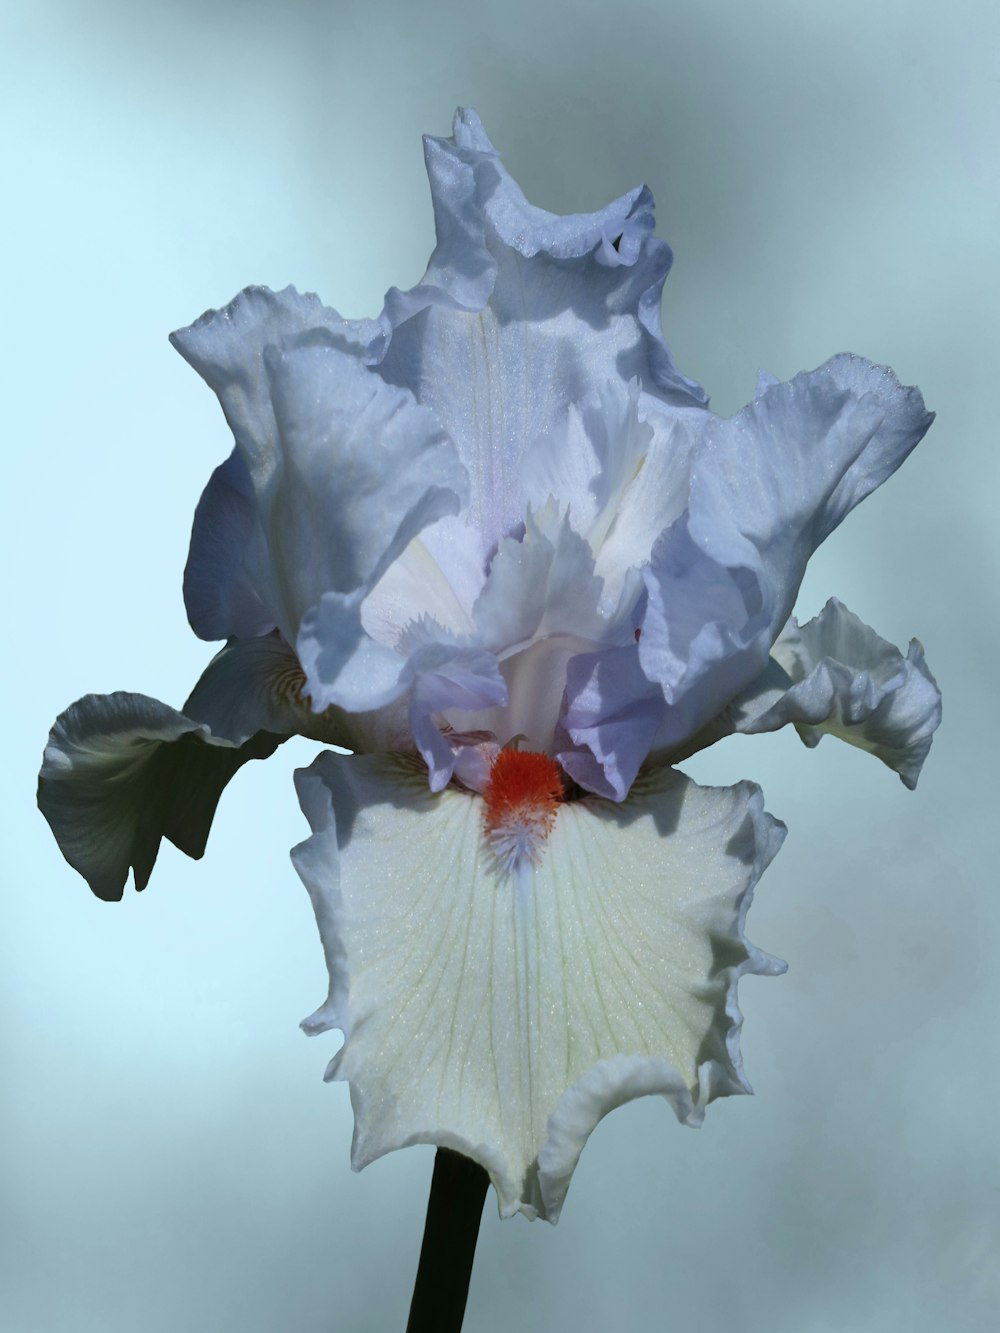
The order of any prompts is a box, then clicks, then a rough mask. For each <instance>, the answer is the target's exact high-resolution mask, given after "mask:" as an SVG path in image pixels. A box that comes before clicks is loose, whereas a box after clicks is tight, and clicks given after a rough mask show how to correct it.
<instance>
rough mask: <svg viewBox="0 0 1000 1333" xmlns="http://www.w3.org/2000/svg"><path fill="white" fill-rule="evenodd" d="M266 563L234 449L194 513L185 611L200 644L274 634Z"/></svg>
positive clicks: (243, 472) (251, 501)
mask: <svg viewBox="0 0 1000 1333" xmlns="http://www.w3.org/2000/svg"><path fill="white" fill-rule="evenodd" d="M269 579H270V557H269V555H268V551H267V546H266V543H265V541H264V534H263V531H262V529H261V526H260V519H259V517H258V514H257V502H256V499H255V498H254V493H253V486H252V485H251V483H250V474H249V473H248V472H247V469H246V464H245V463H244V461H243V458H242V455H241V454H240V452H239V450H238V449H234V450H233V452H232V453H231V454H230V455H229V457H228V458H227V459H226V461H225V462H224V463H220V465H219V466H218V467H217V468H216V469H215V471H214V472H213V473H212V475H211V477H210V478H209V482H208V485H207V486H206V487H205V489H204V491H203V492H202V496H201V499H200V500H199V501H198V507H197V508H196V509H195V511H194V524H193V526H192V529H191V545H190V548H189V551H188V558H187V564H186V566H185V568H184V605H185V606H186V608H187V614H188V620H189V621H190V624H191V628H192V629H193V630H194V632H195V634H197V635H198V637H199V638H200V639H230V638H251V637H253V636H254V635H257V634H267V633H269V631H271V630H272V629H274V626H275V623H276V616H275V612H274V611H273V610H272V609H271V608H270V607H269V606H268V601H269V599H270V600H273V590H269V586H268V585H269Z"/></svg>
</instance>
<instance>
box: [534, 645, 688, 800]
mask: <svg viewBox="0 0 1000 1333" xmlns="http://www.w3.org/2000/svg"><path fill="white" fill-rule="evenodd" d="M666 713H667V705H666V703H665V702H664V699H663V692H662V690H661V689H660V687H659V686H658V685H656V684H654V683H653V682H651V681H650V680H649V679H648V678H647V677H646V676H645V675H644V674H643V671H642V668H641V667H640V665H639V649H638V647H637V645H636V644H634V643H633V644H631V645H630V646H628V647H621V648H610V649H607V650H605V651H604V652H599V653H581V654H580V655H579V656H578V657H574V658H573V659H572V660H571V661H570V663H569V665H568V667H567V671H566V699H565V703H564V706H563V712H562V715H561V717H560V735H561V736H562V737H564V738H565V742H566V743H565V744H564V745H563V747H562V748H561V749H560V750H559V753H557V755H556V758H557V759H558V760H559V762H560V764H562V766H563V768H564V769H565V770H566V772H567V773H568V774H569V775H570V777H571V778H573V779H574V780H575V781H576V782H578V783H579V784H580V786H581V787H585V788H586V789H587V791H592V792H595V793H596V794H597V795H598V796H607V797H609V798H610V799H611V800H613V801H622V800H624V799H625V797H626V795H627V794H628V792H629V789H630V788H631V786H632V783H633V782H634V781H635V778H636V774H637V773H638V772H639V769H640V767H641V766H642V764H643V763H644V761H645V760H646V757H647V756H648V755H649V753H650V751H651V750H652V749H653V748H654V747H655V745H656V741H657V737H658V735H659V733H660V730H661V728H662V727H663V723H664V719H665V716H666Z"/></svg>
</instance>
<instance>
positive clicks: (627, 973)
mask: <svg viewBox="0 0 1000 1333" xmlns="http://www.w3.org/2000/svg"><path fill="white" fill-rule="evenodd" d="M426 158H427V169H428V173H429V176H430V182H431V191H432V196H433V204H434V214H435V220H436V223H437V234H438V245H437V248H436V249H435V251H434V254H433V255H432V257H431V261H430V264H429V266H428V269H427V272H426V274H425V276H424V278H423V280H422V281H421V282H420V283H418V285H417V286H416V287H414V288H413V289H412V290H411V291H409V292H400V291H398V290H396V289H392V290H390V291H389V293H388V294H387V297H386V301H385V307H384V309H383V312H382V314H381V315H380V317H379V318H378V319H377V320H369V321H352V320H345V319H342V318H341V317H340V316H339V315H338V314H337V313H336V312H335V311H334V310H331V309H329V308H327V307H325V306H323V305H322V304H321V303H320V302H319V300H318V299H317V298H316V297H313V296H301V295H299V294H298V293H297V292H296V291H294V290H293V289H291V288H289V289H287V290H286V291H284V292H280V293H277V294H276V293H274V292H271V291H268V290H266V289H263V288H249V289H247V290H246V291H244V292H242V293H241V294H240V295H239V296H238V297H237V298H236V299H235V300H234V301H233V302H232V304H231V305H230V306H228V307H227V308H226V309H225V310H222V311H210V312H209V313H208V314H206V315H204V316H203V317H202V318H201V319H200V320H198V321H197V323H195V324H193V325H192V326H191V327H190V328H188V329H185V330H183V331H182V332H179V333H177V334H175V335H174V339H173V340H174V343H175V346H176V347H177V348H178V350H179V351H180V352H181V354H182V355H183V356H184V357H185V358H186V359H187V360H188V361H189V362H190V363H191V364H192V365H193V366H194V367H195V369H196V370H198V372H199V373H200V374H201V375H202V376H203V377H204V378H205V380H206V381H207V382H208V384H209V385H210V386H211V387H212V388H213V389H214V390H215V392H216V393H217V394H218V396H219V399H220V401H221V404H222V408H223V411H224V412H225V415H226V418H227V420H228V422H229V425H230V427H231V429H232V432H233V435H234V437H235V448H234V450H233V452H232V454H231V455H230V457H229V458H228V460H227V461H226V462H225V463H223V464H222V465H221V466H220V467H218V468H216V470H215V472H214V473H213V475H212V477H211V480H210V481H209V484H208V486H207V488H206V490H205V493H204V495H203V496H202V499H201V502H200V503H199V505H198V509H197V512H196V514H195V521H194V530H193V533H192V539H191V551H190V557H189V560H188V565H187V569H186V571H185V598H186V602H187V608H188V613H189V617H190V620H191V624H192V626H193V628H194V630H195V632H196V633H197V634H198V635H200V636H201V637H202V638H205V639H226V640H227V643H226V646H225V647H224V648H223V649H222V651H221V652H220V653H219V654H218V655H217V656H216V657H215V658H214V659H213V661H212V662H211V663H210V665H209V666H208V668H207V670H206V672H205V674H204V675H203V676H202V678H201V680H200V681H199V682H198V684H197V685H196V687H195V690H194V692H193V694H192V695H191V697H190V699H189V700H188V701H187V703H186V704H185V706H184V708H183V710H181V711H176V710H174V709H172V708H169V707H167V706H166V705H164V704H160V703H158V702H156V701H155V700H152V699H149V698H146V697H145V696H142V695H135V694H123V693H119V694H112V695H107V696H95V695H90V696H87V697H86V698H84V699H81V700H80V701H79V702H78V703H76V704H74V705H73V706H72V707H71V708H70V709H68V710H67V711H66V712H65V713H64V714H62V716H61V717H60V718H59V719H58V721H57V723H56V725H55V728H54V729H53V732H52V735H51V737H50V742H49V746H48V748H47V750H46V753H45V759H44V764H43V768H42V776H41V785H40V804H41V807H42V810H43V812H44V813H45V815H46V817H47V818H48V820H49V822H50V824H51V825H52V828H53V831H54V832H55V834H56V837H57V838H58V840H59V843H60V846H61V847H62V849H63V852H64V853H65V855H66V857H67V859H68V860H69V861H70V862H71V864H73V865H74V866H75V867H76V868H77V869H78V870H79V871H80V872H81V873H82V874H83V875H85V876H86V878H87V879H88V881H89V882H90V885H91V887H92V889H93V890H94V892H95V893H97V894H98V895H99V896H101V897H103V898H120V897H121V895H122V891H123V888H124V884H125V881H126V879H127V877H128V872H129V869H130V868H132V869H133V870H134V874H135V884H136V887H137V888H139V889H141V888H143V887H144V885H145V884H146V882H147V880H148V878H149V873H150V870H151V868H152V865H153V861H154V860H155V857H156V852H157V848H158V846H159V842H160V839H161V837H162V836H166V837H168V838H170V839H171V840H172V841H174V842H175V843H176V844H177V845H178V846H179V847H181V848H182V849H183V850H184V851H186V852H189V853H190V854H191V855H194V856H200V855H201V853H202V851H203V850H204V846H205V840H206V837H207V834H208V829H209V825H210V823H211V819H212V815H213V812H214V809H215V804H216V802H217V800H218V798H219V795H220V793H221V791H222V788H223V787H224V786H225V784H226V782H227V781H228V780H229V778H230V777H231V776H232V775H233V774H234V773H235V771H236V770H237V769H238V768H239V767H240V765H241V764H242V763H244V762H245V761H246V760H248V759H251V758H261V757H265V756H266V755H268V754H270V753H271V752H272V751H273V750H274V749H275V748H276V746H277V745H278V744H279V743H280V742H281V740H282V739H284V738H285V737H287V736H288V735H291V734H295V733H301V734H305V735H307V736H311V737H314V738H316V739H319V740H322V741H328V742H330V743H336V744H339V745H341V746H344V747H347V748H349V749H351V750H353V751H354V753H353V754H350V755H343V754H336V753H333V752H326V753H323V754H321V755H320V757H319V758H318V759H317V760H316V762H315V763H314V764H313V765H312V766H311V767H310V768H309V769H307V770H305V771H304V772H301V773H300V774H299V775H298V789H299V797H300V800H301V803H302V807H303V810H304V811H305V814H306V816H307V818H308V820H309V823H310V826H311V828H312V836H311V837H310V838H308V839H307V840H306V841H305V842H303V843H302V844H301V845H300V846H299V847H297V848H295V850H294V851H293V854H292V855H293V860H294V862H295V865H296V868H297V870H298V872H299V874H300V875H301V877H302V879H303V880H304V882H305V884H306V886H307V888H308V890H309V893H310V895H311V897H312V901H313V905H314V907H315V911H316V917H317V920H318V922H319V929H320V934H321V936H322V940H323V945H324V948H325V951H326V959H327V964H328V967H329V973H330V990H329V995H328V997H327V999H326V1001H325V1003H324V1004H323V1005H322V1007H321V1008H320V1009H319V1010H318V1011H317V1012H316V1013H315V1014H314V1015H313V1016H312V1017H311V1018H309V1019H307V1020H306V1022H305V1024H304V1026H305V1028H306V1030H307V1031H309V1032H319V1031H323V1030H325V1029H328V1028H331V1027H337V1028H340V1029H342V1031H343V1033H344V1045H343V1048H342V1049H341V1051H340V1053H339V1054H338V1055H337V1057H336V1058H335V1059H334V1061H333V1062H332V1064H331V1066H330V1069H329V1071H328V1073H329V1077H331V1078H339V1079H346V1080H348V1081H349V1082H350V1085H351V1093H352V1099H353V1104H354V1109H355V1116H356V1132H355V1141H354V1154H353V1160H354V1164H355V1166H358V1167H360V1166H363V1165H364V1164H365V1163H366V1162H369V1161H371V1160H372V1159H373V1158H375V1157H377V1156H379V1155H381V1154H382V1153H385V1152H388V1151H390V1150H391V1149H393V1148H398V1147H402V1146H404V1145H406V1144H410V1143H418V1142H423V1143H436V1144H441V1145H445V1146H448V1147H451V1148H454V1149H457V1150H458V1151H460V1152H462V1153H464V1154H466V1155H467V1156H469V1157H471V1158H473V1159H475V1160H476V1161H478V1162H480V1163H481V1164H482V1165H483V1166H484V1167H485V1168H486V1170H487V1171H488V1172H489V1174H490V1177H491V1179H492V1181H493V1183H494V1185H495V1187H496V1190H497V1194H498V1197H499V1201H500V1208H501V1211H502V1212H503V1213H504V1214H510V1213H513V1212H515V1211H518V1210H520V1211H522V1212H524V1213H526V1214H528V1215H529V1216H536V1215H537V1216H544V1217H547V1218H549V1219H551V1220H553V1221H554V1220H555V1219H556V1217H557V1216H558V1214H559V1210H560V1208H561V1206H562V1202H563V1198H564V1196H565V1193H566V1190H567V1188H568V1185H569V1181H570V1177H571V1175H572V1172H573V1169H574V1167H575V1165H576V1161H577V1159H578V1157H579V1155H580V1152H581V1150H582V1148H583V1145H584V1143H585V1141H586V1139H587V1137H588V1135H589V1134H590V1132H591V1130H592V1129H593V1128H594V1126H595V1124H596V1123H597V1121H598V1120H599V1119H600V1118H601V1117H602V1116H603V1115H604V1114H605V1113H606V1112H607V1111H609V1110H610V1109H611V1108H612V1107H614V1106H617V1105H619V1104H621V1103H622V1102H624V1101H627V1100H629V1099H630V1098H633V1097H637V1096H641V1095H644V1094H648V1093H659V1094H661V1095H662V1096H664V1097H666V1098H667V1099H668V1100H669V1101H670V1102H671V1104H672V1105H673V1107H674V1110H675V1111H676V1113H677V1115H678V1116H679V1118H680V1119H681V1120H683V1121H685V1122H686V1123H689V1124H696V1123H698V1121H699V1120H700V1119H701V1117H702V1115H703V1113H704V1108H705V1106H706V1104H707V1103H708V1102H709V1101H711V1100H712V1098H714V1097H717V1096H720V1095H725V1094H729V1093H739V1092H746V1091H749V1088H748V1085H747V1083H746V1080H745V1078H744V1075H743V1070H742V1065H741V1061H740V1054H739V1048H738V1037H739V1029H740V1022H741V1019H740V1012H739V1009H738V1007H737V999H736V986H737V981H738V979H739V977H740V976H742V975H743V974H744V973H746V972H763V973H774V972H777V971H780V970H781V969H782V966H783V965H782V964H780V963H778V962H776V961H775V960H773V959H770V958H768V957H767V956H766V955H764V954H762V953H760V952H759V951H758V950H756V949H755V948H754V947H753V946H752V945H751V944H750V943H749V942H748V941H747V939H746V937H745V935H744V920H745V917H746V912H747V908H748V905H749V902H750V896H751V893H752V890H753V887H754V885H755V883H756V881H757V879H758V877H759V876H760V874H761V872H762V871H763V869H764V868H765V866H766V865H767V864H768V862H769V861H770V860H771V858H772V857H773V856H774V855H775V853H776V852H777V850H778V847H779V846H780V844H781V840H782V837H783V834H784V828H783V826H782V825H781V824H780V823H778V822H777V821H776V820H774V819H772V818H771V817H770V816H769V815H767V814H766V813H765V812H764V810H763V806H762V801H761V795H760V792H759V790H758V789H757V788H756V787H754V786H752V785H751V784H749V783H741V784H738V785H737V786H735V787H732V788H728V789H713V788H703V787H699V786H697V785H696V784H695V783H694V782H692V781H690V780H689V779H688V778H686V777H685V776H683V774H682V773H680V772H679V771H678V770H677V769H676V768H674V767H673V765H674V764H675V763H676V762H677V761H678V760H680V759H682V758H683V757H685V756H686V755H689V754H691V753H692V752H693V751H694V750H697V749H699V748H700V747H702V746H704V745H707V744H709V743H711V742H712V741H714V740H716V739H718V738H719V737H720V736H723V735H725V734H728V733H730V732H733V731H744V732H755V731H766V730H772V729H774V728H776V727H779V726H782V725H784V724H785V723H786V722H791V723H793V724H795V726H796V727H797V728H798V729H799V732H800V734H801V735H802V737H803V739H804V740H805V741H806V743H807V744H815V743H816V741H817V740H818V739H819V738H820V736H821V735H822V734H823V732H824V731H830V732H833V733H834V734H836V735H838V736H840V737H842V738H843V739H845V740H848V741H850V742H851V743H853V744H856V745H860V746H862V747H863V748H865V749H869V750H871V751H873V752H874V753H875V754H876V755H878V757H879V758H880V759H882V760H883V761H884V762H885V763H886V764H888V765H889V766H890V767H892V768H894V769H895V770H896V771H897V772H898V773H899V774H900V776H901V777H902V779H903V781H904V782H905V783H906V784H907V785H908V786H911V787H912V786H913V785H914V784H915V782H916V779H917V774H918V772H919V769H920V766H921V764H922V762H923V760H924V758H925V756H926V754H927V751H928V749H929V747H930V743H931V736H932V733H933V731H934V729H935V727H936V726H937V724H938V721H939V718H940V700H939V695H938V691H937V688H936V686H935V684H934V681H933V678H932V677H931V675H930V673H929V672H928V670H927V668H926V666H925V664H924V660H923V655H922V651H921V649H920V647H919V645H918V644H917V643H915V642H914V643H911V645H910V648H909V652H908V655H907V656H906V657H905V658H904V657H903V656H902V655H901V654H900V653H899V652H898V651H897V650H896V649H895V648H894V647H893V646H892V645H890V644H888V643H886V642H885V641H884V640H882V639H880V638H879V637H878V636H877V635H876V634H875V633H874V632H873V631H872V630H870V629H868V628H867V627H866V626H865V625H863V624H862V623H861V622H860V621H858V620H857V619H856V618H855V617H854V616H853V615H851V613H850V612H849V611H847V610H846V608H845V607H843V606H842V605H841V604H840V603H839V602H836V601H831V602H830V603H829V604H828V605H827V606H826V608H825V609H824V610H823V612H822V613H821V614H820V615H819V616H818V617H817V618H816V619H815V620H813V621H811V622H809V623H808V624H806V625H803V626H801V627H800V626H798V625H797V624H796V623H795V621H794V620H791V619H790V616H791V612H792V609H793V605H794V602H795V598H796V594H797V592H798V588H799V585H800V583H801V580H802V576H803V573H804V571H805V567H806V562H807V560H808V559H809V557H810V555H811V554H812V552H813V551H814V550H815V549H816V547H817V546H818V545H819V543H820V542H821V541H823V539H824V538H825V537H826V536H827V535H828V534H829V533H830V532H831V531H832V530H833V529H834V528H835V527H836V526H837V524H838V523H839V522H840V521H841V519H842V518H843V517H844V516H845V515H846V514H847V513H848V512H849V510H850V509H852V508H853V506H854V505H856V504H857V503H858V502H859V501H860V500H862V499H863V498H864V497H865V496H866V495H867V494H868V493H869V492H870V491H872V490H873V489H874V488H875V487H876V486H878V485H880V484H881V482H883V481H884V480H886V478H887V477H888V476H890V474H891V473H892V472H893V471H894V470H895V469H896V468H897V467H898V466H899V464H900V463H901V462H902V461H903V459H904V458H905V457H906V455H907V454H908V453H909V451H910V450H911V449H912V448H913V447H914V445H915V444H916V443H917V441H918V440H919V439H920V438H921V436H922V435H923V434H924V432H925V431H926V429H927V427H928V426H929V424H930V422H931V416H930V414H929V413H928V412H927V411H926V410H925V408H924V404H923V400H922V399H921V396H920V394H919V392H918V391H917V390H916V389H912V388H904V387H901V386H900V384H899V383H898V382H897V380H896V379H895V377H894V376H893V374H892V373H891V372H890V371H888V370H886V369H884V368H881V367H878V366H875V365H872V364H871V363H870V362H868V361H864V360H862V359H860V358H857V357H854V356H847V355H844V356H838V357H835V358H833V359H832V360H831V361H829V362H827V363H826V364H825V365H824V366H821V367H820V368H819V369H818V370H815V371H813V372H811V373H808V374H801V375H798V376H796V377H795V378H794V379H793V380H791V381H789V382H787V383H778V382H777V381H775V380H771V379H768V378H762V379H761V381H760V383H759V386H758V391H757V396H756V397H755V399H754V401H753V402H752V403H751V404H750V405H749V406H748V407H746V408H745V409H744V410H743V411H742V412H740V413H738V414H737V415H736V416H735V417H732V418H730V419H728V420H723V419H721V418H719V417H717V416H715V415H714V414H713V413H711V412H710V411H709V410H708V408H707V405H706V399H705V395H704V394H703V392H702V391H701V389H700V388H699V387H698V386H697V385H696V384H694V383H692V382H691V381H690V380H687V379H685V378H684V377H683V376H682V375H681V374H680V372H679V371H678V370H677V368H676V366H675V364H674V362H673V359H672V357H671V355H670V353H669V351H668V349H667V347H666V345H665V343H664V342H663V339H662V336H661V331H660V322H659V318H660V317H659V310H660V294H661V289H662V285H663V281H664V278H665V277H666V274H667V271H668V269H669V267H670V262H671V254H670V250H669V248H668V247H667V245H666V244H665V243H664V242H663V241H662V240H659V239H657V238H656V237H655V236H654V234H653V211H652V200H651V197H650V195H649V192H648V191H647V190H646V189H644V188H643V189H638V190H634V191H632V192H631V193H629V194H627V195H625V196H624V197H623V198H621V199H619V200H617V201H615V202H614V203H612V204H610V205H608V207H607V208H605V209H603V210H601V211H600V212H598V213H593V214H578V215H574V216H570V217H562V218H561V217H556V216H553V215H552V214H549V213H546V212H544V211H543V210H541V209H538V208H535V207H533V206H532V205H531V204H529V203H528V202H527V201H526V200H525V198H524V196H523V195H522V194H521V192H520V191H519V189H518V188H517V186H516V185H515V184H514V182H513V181H512V180H511V179H510V177H509V176H508V175H507V173H506V172H505V171H504V169H503V167H502V166H501V164H500V160H499V157H498V156H497V154H496V152H495V150H494V149H493V146H492V145H491V143H490V141H489V140H488V138H487V137H486V134H485V132H484V131H483V128H482V125H481V124H480V122H479V120H478V118H477V117H476V116H475V114H474V113H472V112H459V113H458V115H457V116H456V119H455V127H454V136H453V138H451V139H447V140H440V139H428V140H427V141H426Z"/></svg>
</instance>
